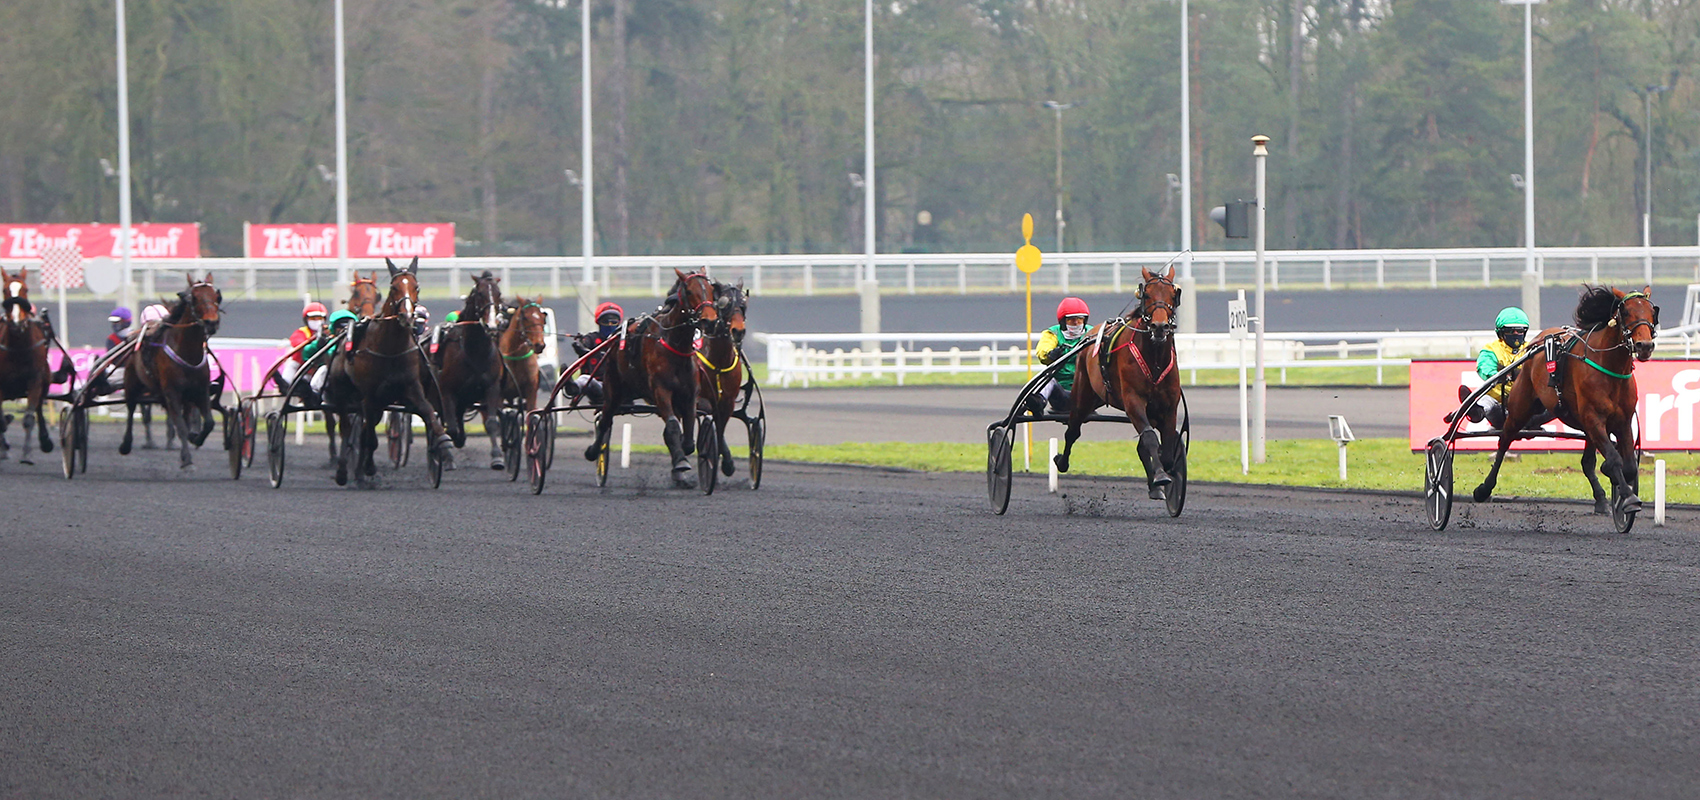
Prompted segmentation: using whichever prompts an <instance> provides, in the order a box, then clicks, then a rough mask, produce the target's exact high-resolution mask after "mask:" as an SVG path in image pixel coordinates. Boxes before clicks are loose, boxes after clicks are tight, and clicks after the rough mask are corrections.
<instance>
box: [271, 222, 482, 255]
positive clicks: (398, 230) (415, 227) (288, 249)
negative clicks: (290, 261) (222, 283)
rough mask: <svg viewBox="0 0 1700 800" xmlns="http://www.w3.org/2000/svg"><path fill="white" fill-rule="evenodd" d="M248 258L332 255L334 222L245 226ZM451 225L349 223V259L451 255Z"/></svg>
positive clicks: (452, 246)
mask: <svg viewBox="0 0 1700 800" xmlns="http://www.w3.org/2000/svg"><path fill="white" fill-rule="evenodd" d="M247 250H248V257H249V258H336V255H337V253H336V251H337V246H336V225H335V224H328V225H259V224H252V225H249V226H248V243H247ZM454 254H455V226H454V223H452V222H443V223H383V224H378V223H358V224H356V223H352V222H351V223H349V224H348V257H349V258H386V257H387V258H412V257H413V256H419V257H420V258H453V257H454Z"/></svg>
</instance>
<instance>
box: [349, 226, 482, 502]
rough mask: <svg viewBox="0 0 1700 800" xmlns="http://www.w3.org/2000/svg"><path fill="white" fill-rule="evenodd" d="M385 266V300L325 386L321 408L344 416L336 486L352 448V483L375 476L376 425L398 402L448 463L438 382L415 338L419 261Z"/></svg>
mask: <svg viewBox="0 0 1700 800" xmlns="http://www.w3.org/2000/svg"><path fill="white" fill-rule="evenodd" d="M384 264H385V265H386V266H388V267H389V270H390V290H389V295H388V296H387V297H385V299H384V304H383V306H382V307H381V308H379V309H378V316H376V317H374V318H372V320H370V321H369V322H368V323H367V324H366V325H365V326H364V330H362V329H360V328H356V329H355V330H354V331H351V332H350V335H349V338H348V342H347V344H346V345H345V349H343V350H341V351H339V352H338V353H337V354H336V355H335V356H334V357H333V358H332V360H331V372H330V379H329V381H328V382H327V386H326V387H325V389H326V391H325V404H326V405H327V406H331V407H332V408H333V409H335V410H337V411H339V412H341V413H342V414H343V415H344V416H343V419H342V425H343V447H342V450H341V452H340V453H339V454H338V456H337V467H336V482H337V485H338V486H346V485H347V484H348V454H349V451H350V450H351V449H355V448H356V447H358V450H359V453H360V455H359V459H358V461H356V463H355V465H354V473H355V476H356V479H357V480H359V479H363V478H365V477H368V476H371V475H374V474H376V473H377V463H376V462H375V461H374V460H373V458H372V454H373V453H375V452H376V451H377V449H378V420H379V419H381V418H382V417H383V416H384V411H385V409H387V408H388V407H389V406H390V405H391V404H393V403H401V404H402V405H404V406H406V408H407V410H408V411H410V412H412V413H414V414H417V415H419V416H420V417H422V418H424V420H425V428H426V430H427V431H429V433H430V437H431V448H432V449H433V450H435V451H436V453H437V455H438V457H439V458H447V457H448V450H449V448H451V447H453V446H454V443H453V441H452V440H451V439H450V438H449V435H448V432H447V431H445V430H444V429H443V422H442V420H441V419H440V418H439V417H438V414H437V408H438V405H439V400H433V399H431V397H432V395H437V396H438V397H439V398H440V393H439V392H438V391H437V386H436V382H435V381H434V380H432V379H431V377H430V372H429V369H430V368H429V366H428V365H427V364H426V362H425V357H424V354H423V353H422V352H421V351H420V349H419V342H418V341H417V340H415V339H414V338H413V315H414V310H415V309H416V308H417V307H418V305H419V258H418V257H417V256H415V257H414V259H413V262H412V263H410V264H408V265H407V268H406V269H403V268H400V267H397V266H396V265H395V262H393V261H390V260H389V259H387V258H386V259H384ZM427 381H429V382H430V389H429V391H427V389H426V382H427ZM357 421H358V423H359V426H358V428H356V427H355V423H356V422H357ZM357 436H358V442H356V437H357Z"/></svg>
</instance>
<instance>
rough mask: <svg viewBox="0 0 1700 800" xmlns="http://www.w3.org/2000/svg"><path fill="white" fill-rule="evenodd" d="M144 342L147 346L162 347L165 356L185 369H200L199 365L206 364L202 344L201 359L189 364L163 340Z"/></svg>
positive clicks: (205, 349) (205, 352)
mask: <svg viewBox="0 0 1700 800" xmlns="http://www.w3.org/2000/svg"><path fill="white" fill-rule="evenodd" d="M144 344H146V345H147V346H149V347H158V348H161V349H163V350H164V351H165V357H166V358H169V359H171V360H172V361H175V362H177V365H178V366H180V367H183V368H185V369H200V368H201V367H204V366H206V365H207V348H206V347H204V346H203V347H202V348H201V360H200V361H199V362H198V363H194V364H191V363H189V362H187V361H184V360H183V357H182V356H180V355H177V351H176V350H173V349H171V346H170V345H167V344H166V343H165V342H144Z"/></svg>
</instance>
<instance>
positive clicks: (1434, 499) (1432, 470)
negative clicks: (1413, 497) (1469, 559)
mask: <svg viewBox="0 0 1700 800" xmlns="http://www.w3.org/2000/svg"><path fill="white" fill-rule="evenodd" d="M1424 460H1425V461H1426V462H1427V464H1426V469H1425V470H1424V473H1423V505H1424V507H1425V508H1427V509H1428V526H1429V527H1430V528H1433V529H1435V530H1437V531H1443V530H1446V523H1447V521H1448V520H1450V519H1451V518H1452V445H1451V444H1450V443H1449V442H1447V441H1446V440H1444V439H1430V440H1429V443H1428V452H1427V455H1426V457H1425V459H1424Z"/></svg>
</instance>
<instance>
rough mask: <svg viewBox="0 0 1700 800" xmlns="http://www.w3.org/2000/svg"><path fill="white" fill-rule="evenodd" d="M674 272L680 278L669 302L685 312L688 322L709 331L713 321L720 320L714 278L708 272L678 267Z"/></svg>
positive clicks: (670, 294) (668, 297) (669, 294)
mask: <svg viewBox="0 0 1700 800" xmlns="http://www.w3.org/2000/svg"><path fill="white" fill-rule="evenodd" d="M673 274H674V275H677V276H679V279H678V280H677V281H676V282H674V284H673V291H671V292H669V293H668V296H667V304H668V305H671V306H673V307H674V308H675V309H677V310H679V311H680V312H683V313H684V315H685V319H686V322H687V323H688V324H691V325H695V326H696V327H697V328H698V329H701V330H703V332H704V333H707V332H708V330H709V328H711V327H712V323H715V322H718V321H719V320H720V315H719V313H718V311H717V310H716V309H715V307H714V280H713V279H711V278H709V277H708V275H707V274H706V273H702V272H689V273H687V272H680V271H679V270H678V269H677V268H675V269H674V270H673ZM705 326H707V327H705Z"/></svg>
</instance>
